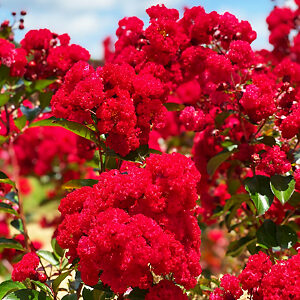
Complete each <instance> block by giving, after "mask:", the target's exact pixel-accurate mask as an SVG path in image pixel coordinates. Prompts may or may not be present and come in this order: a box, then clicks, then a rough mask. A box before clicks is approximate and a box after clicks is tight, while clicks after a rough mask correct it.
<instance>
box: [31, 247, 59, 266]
mask: <svg viewBox="0 0 300 300" xmlns="http://www.w3.org/2000/svg"><path fill="white" fill-rule="evenodd" d="M36 253H37V255H38V256H39V257H40V258H43V259H44V260H46V261H47V262H49V263H50V264H51V265H53V266H58V265H59V260H58V259H57V257H56V256H55V255H54V253H52V252H50V251H47V250H39V251H37V252H36Z"/></svg>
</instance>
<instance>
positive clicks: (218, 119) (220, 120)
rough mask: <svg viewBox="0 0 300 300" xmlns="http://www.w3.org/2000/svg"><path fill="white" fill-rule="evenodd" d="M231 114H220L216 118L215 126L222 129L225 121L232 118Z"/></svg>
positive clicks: (226, 112) (225, 112) (224, 112)
mask: <svg viewBox="0 0 300 300" xmlns="http://www.w3.org/2000/svg"><path fill="white" fill-rule="evenodd" d="M230 114H231V113H230V112H228V111H223V112H221V113H220V114H218V115H217V116H216V117H215V125H216V127H217V128H220V127H221V126H222V125H223V124H224V121H225V120H226V119H227V118H228V117H229V116H230Z"/></svg>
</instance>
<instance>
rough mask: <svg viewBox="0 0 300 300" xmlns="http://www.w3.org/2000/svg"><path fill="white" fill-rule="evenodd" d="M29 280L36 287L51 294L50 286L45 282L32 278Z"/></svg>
mask: <svg viewBox="0 0 300 300" xmlns="http://www.w3.org/2000/svg"><path fill="white" fill-rule="evenodd" d="M31 282H32V283H33V284H34V285H36V286H37V287H39V288H40V289H41V290H42V291H44V292H46V293H47V294H49V295H51V296H53V294H52V291H51V289H50V287H49V286H48V285H47V284H45V283H42V282H40V281H34V280H31Z"/></svg>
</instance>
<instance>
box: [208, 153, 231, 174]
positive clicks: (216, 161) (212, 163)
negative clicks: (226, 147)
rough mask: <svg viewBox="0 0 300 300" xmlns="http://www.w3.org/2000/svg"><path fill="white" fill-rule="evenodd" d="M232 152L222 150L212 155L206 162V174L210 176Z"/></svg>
mask: <svg viewBox="0 0 300 300" xmlns="http://www.w3.org/2000/svg"><path fill="white" fill-rule="evenodd" d="M231 154H232V152H230V151H222V152H220V153H218V154H217V155H215V156H214V157H212V158H211V159H210V160H209V161H208V163H207V173H208V175H210V176H212V175H214V173H215V172H216V170H217V169H218V168H219V166H220V165H221V164H222V163H223V162H225V161H226V160H227V159H228V158H229V157H230V156H231Z"/></svg>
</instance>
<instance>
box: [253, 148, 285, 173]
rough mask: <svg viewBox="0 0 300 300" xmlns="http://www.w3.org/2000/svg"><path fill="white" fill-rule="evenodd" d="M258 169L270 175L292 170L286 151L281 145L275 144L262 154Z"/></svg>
mask: <svg viewBox="0 0 300 300" xmlns="http://www.w3.org/2000/svg"><path fill="white" fill-rule="evenodd" d="M257 169H258V170H260V171H263V172H264V173H266V174H268V175H270V176H272V175H275V174H284V173H286V172H288V171H290V169H291V163H290V162H289V161H288V159H287V157H286V153H285V152H284V151H282V150H281V149H280V147H279V146H274V147H273V148H269V149H267V151H266V152H264V153H263V154H262V155H261V160H260V161H259V162H258V165H257Z"/></svg>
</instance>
